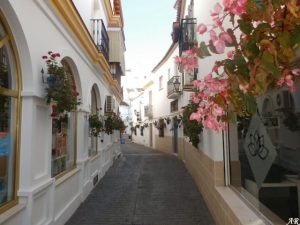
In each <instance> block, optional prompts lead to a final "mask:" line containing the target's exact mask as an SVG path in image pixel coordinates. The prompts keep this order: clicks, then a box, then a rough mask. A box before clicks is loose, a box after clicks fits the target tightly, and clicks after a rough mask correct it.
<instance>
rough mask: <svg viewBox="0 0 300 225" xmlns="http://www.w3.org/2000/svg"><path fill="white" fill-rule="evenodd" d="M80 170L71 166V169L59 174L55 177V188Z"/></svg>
mask: <svg viewBox="0 0 300 225" xmlns="http://www.w3.org/2000/svg"><path fill="white" fill-rule="evenodd" d="M79 170H80V168H78V167H76V166H75V165H74V166H72V167H71V168H69V169H67V170H66V171H64V172H61V173H60V174H58V175H57V176H56V177H55V186H56V187H57V186H59V185H60V184H62V183H64V182H65V181H66V180H68V179H69V178H71V177H72V176H73V175H75V174H76V173H78V171H79Z"/></svg>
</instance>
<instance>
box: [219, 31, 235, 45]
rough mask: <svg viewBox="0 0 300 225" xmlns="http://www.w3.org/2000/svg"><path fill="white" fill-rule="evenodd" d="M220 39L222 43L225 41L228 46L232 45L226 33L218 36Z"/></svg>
mask: <svg viewBox="0 0 300 225" xmlns="http://www.w3.org/2000/svg"><path fill="white" fill-rule="evenodd" d="M220 39H221V40H222V41H225V42H226V43H228V44H232V43H233V40H232V38H231V36H230V35H229V34H228V33H227V32H222V33H221V34H220Z"/></svg>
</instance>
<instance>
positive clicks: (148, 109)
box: [144, 105, 153, 118]
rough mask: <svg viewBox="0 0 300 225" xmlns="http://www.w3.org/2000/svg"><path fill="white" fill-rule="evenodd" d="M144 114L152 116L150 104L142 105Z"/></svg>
mask: <svg viewBox="0 0 300 225" xmlns="http://www.w3.org/2000/svg"><path fill="white" fill-rule="evenodd" d="M144 114H145V116H147V117H148V118H151V117H152V116H153V110H152V105H145V106H144Z"/></svg>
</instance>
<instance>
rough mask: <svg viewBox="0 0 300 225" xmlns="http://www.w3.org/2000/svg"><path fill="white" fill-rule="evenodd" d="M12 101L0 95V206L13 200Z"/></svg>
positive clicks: (13, 120) (13, 124)
mask: <svg viewBox="0 0 300 225" xmlns="http://www.w3.org/2000/svg"><path fill="white" fill-rule="evenodd" d="M13 107H14V99H13V98H12V97H8V96H3V95H0V206H2V205H4V204H5V203H7V202H9V201H11V200H13V199H14V185H15V184H14V174H15V152H14V140H15V139H14V133H15V116H14V110H13Z"/></svg>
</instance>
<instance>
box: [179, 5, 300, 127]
mask: <svg viewBox="0 0 300 225" xmlns="http://www.w3.org/2000/svg"><path fill="white" fill-rule="evenodd" d="M299 9H300V2H299V1H295V0H289V1H256V0H223V1H222V4H221V3H217V4H216V5H215V6H214V7H213V9H212V10H211V11H210V16H211V23H210V24H204V23H200V24H199V25H198V26H197V29H196V31H197V33H198V34H199V35H200V38H199V39H200V40H201V39H208V40H209V41H208V42H205V41H200V43H199V45H198V46H197V47H195V48H194V49H191V50H188V51H186V52H184V53H183V55H182V56H180V57H176V58H175V61H176V63H177V64H178V66H180V67H181V69H183V70H185V71H187V72H191V71H193V70H194V69H195V68H198V58H197V57H199V58H200V59H203V58H206V57H210V56H212V55H214V54H218V55H221V56H224V59H223V60H219V61H216V62H215V63H214V65H213V68H212V70H211V71H212V72H211V73H209V74H207V75H206V76H204V77H203V78H202V79H200V80H195V81H194V82H193V85H194V88H195V93H194V94H193V95H192V96H191V101H192V102H193V103H194V104H196V105H197V106H198V107H197V111H196V112H193V113H192V114H191V115H190V120H196V121H198V122H199V123H202V124H203V127H205V128H207V129H212V130H214V131H220V130H222V129H226V124H227V122H228V121H230V118H233V116H232V115H231V113H232V114H235V115H238V116H250V115H253V114H255V113H256V112H257V103H256V98H257V97H258V96H261V95H264V94H265V93H266V92H267V91H268V90H270V89H274V88H281V87H283V86H286V87H288V88H289V90H290V91H291V92H295V91H296V84H297V83H299V82H300V68H297V67H299V66H298V64H297V57H299V56H297V54H296V52H297V51H299V49H300V22H299V18H300V10H299ZM203 37H204V38H203ZM218 58H220V57H218ZM229 105H230V106H231V107H230V108H231V110H229V107H228V106H229Z"/></svg>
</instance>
